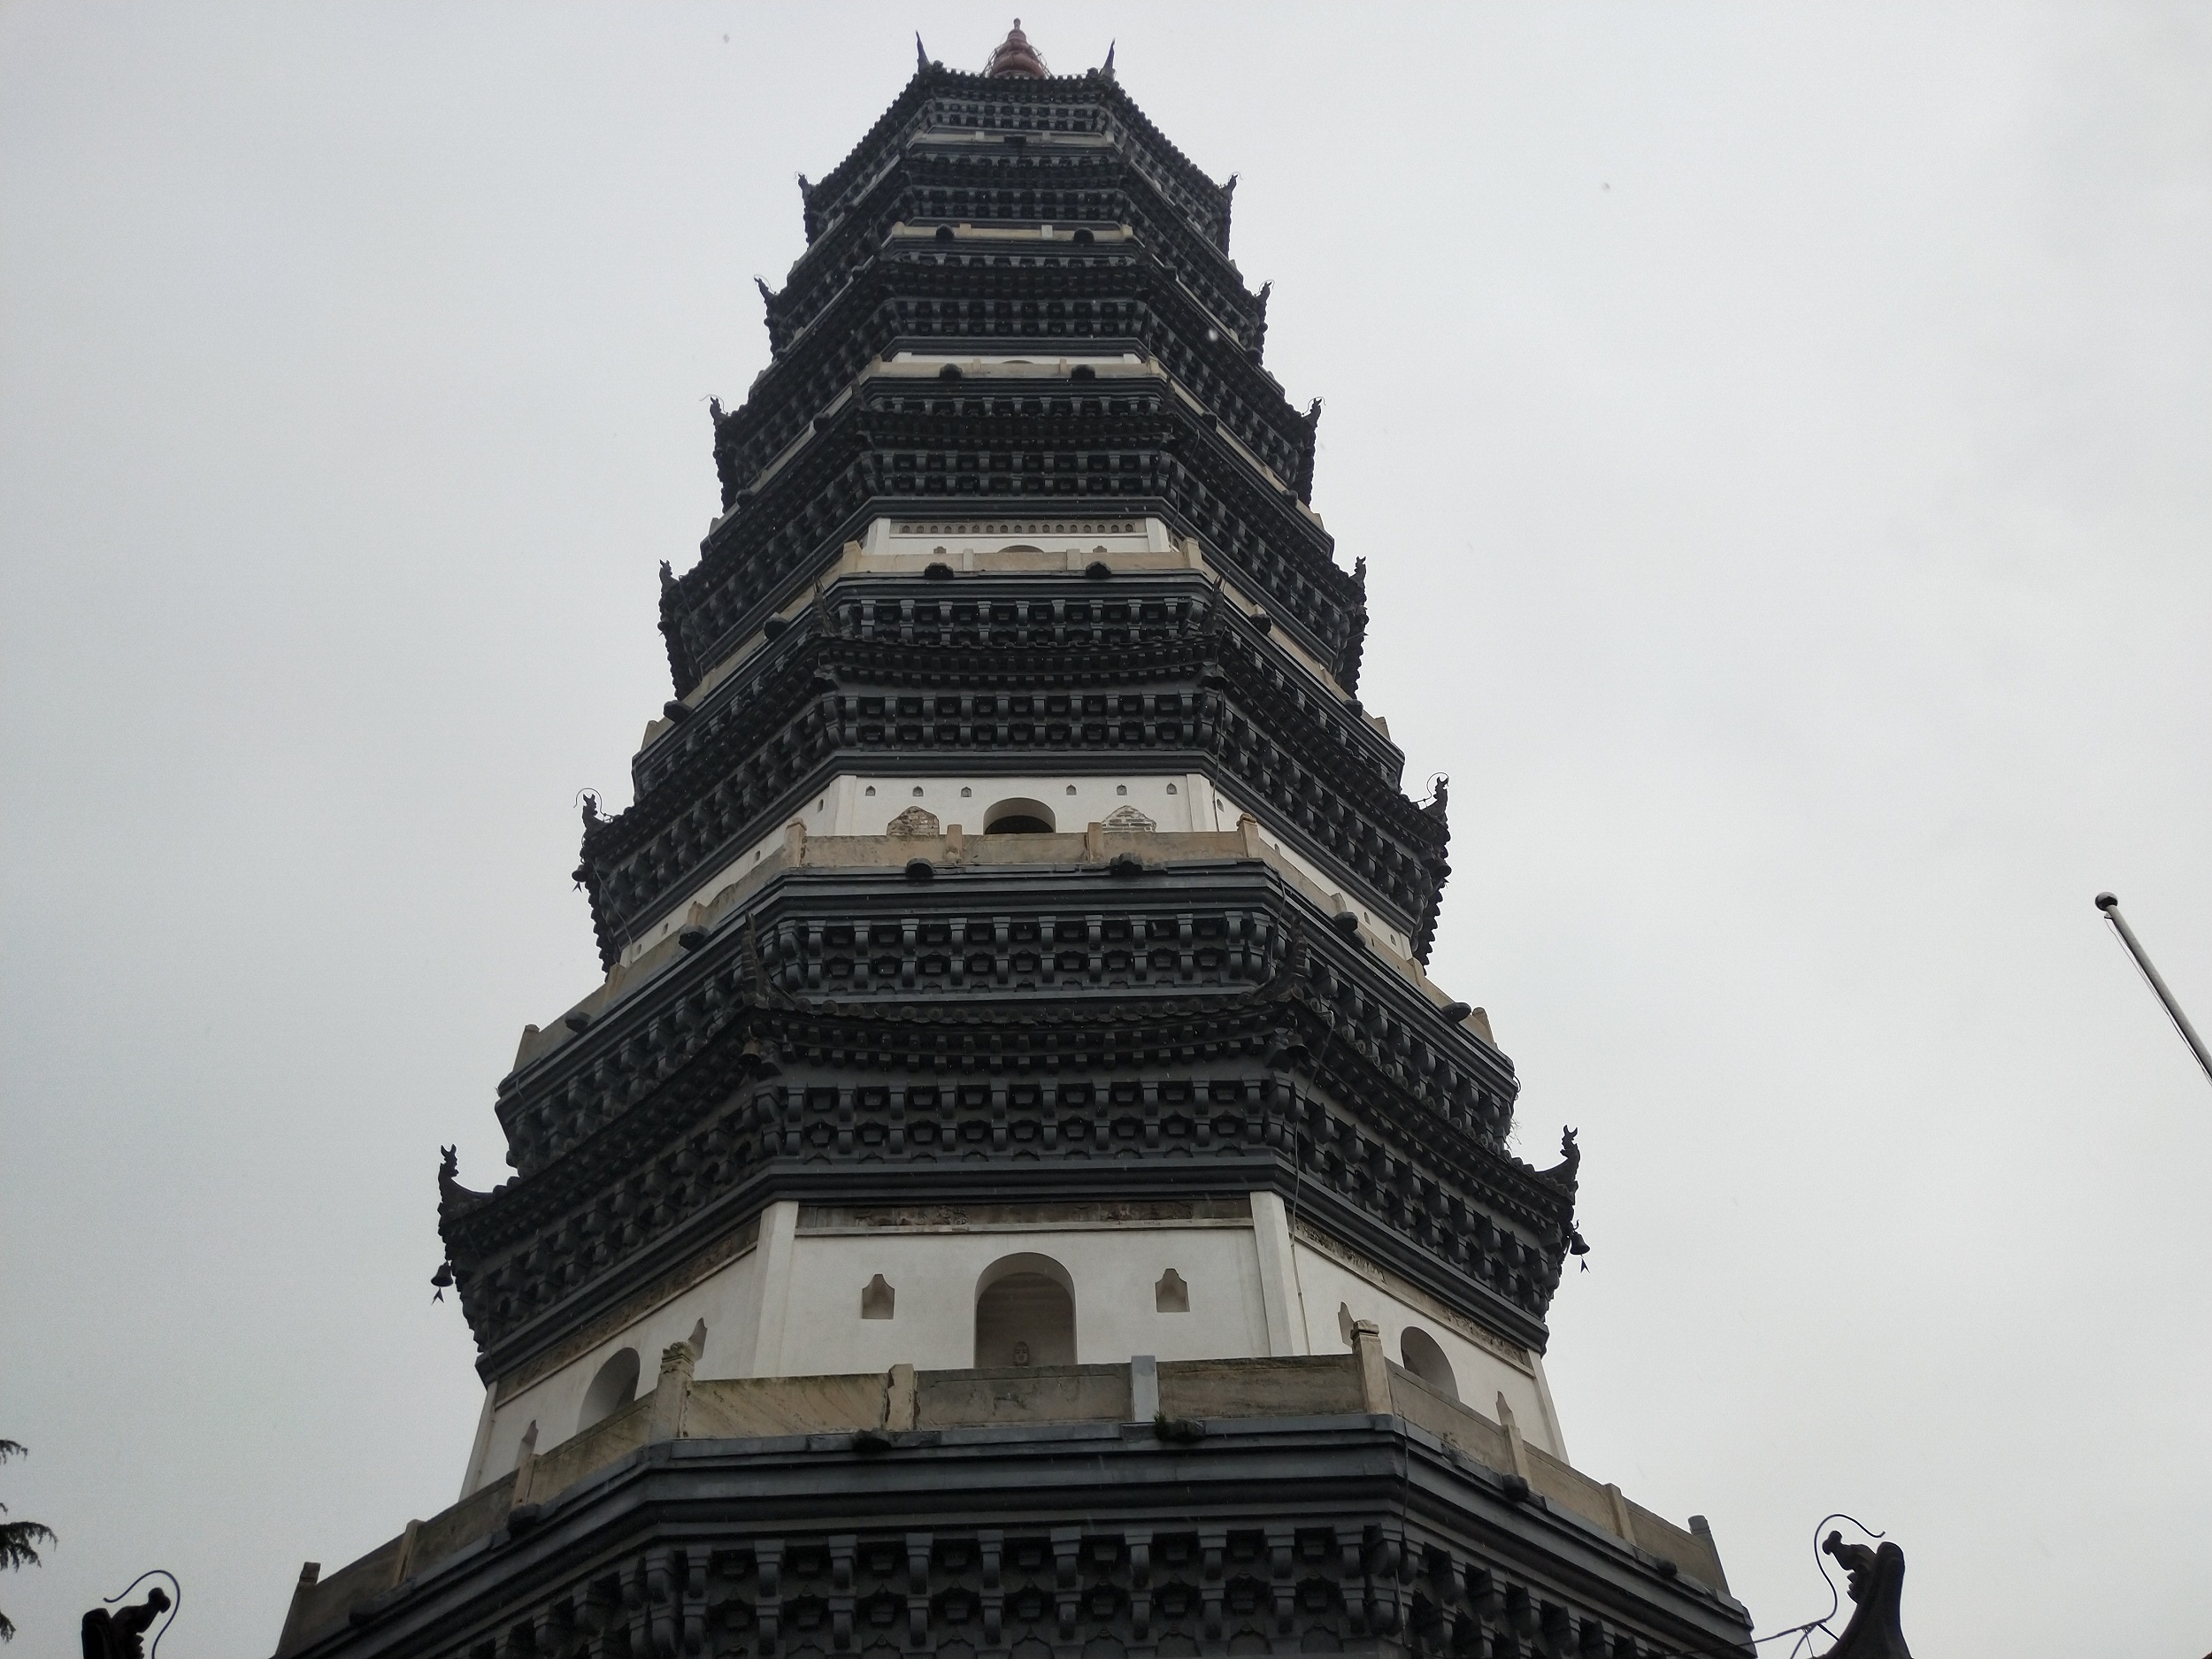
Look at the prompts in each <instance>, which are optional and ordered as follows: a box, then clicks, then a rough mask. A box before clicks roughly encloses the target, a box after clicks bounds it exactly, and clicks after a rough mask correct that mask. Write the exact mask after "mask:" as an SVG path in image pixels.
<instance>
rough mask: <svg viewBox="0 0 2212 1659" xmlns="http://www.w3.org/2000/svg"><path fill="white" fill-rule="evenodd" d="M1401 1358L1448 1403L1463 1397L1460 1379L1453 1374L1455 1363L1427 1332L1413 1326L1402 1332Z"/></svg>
mask: <svg viewBox="0 0 2212 1659" xmlns="http://www.w3.org/2000/svg"><path fill="white" fill-rule="evenodd" d="M1398 1356H1399V1358H1400V1359H1401V1360H1402V1362H1403V1363H1404V1365H1405V1368H1406V1369H1407V1370H1408V1371H1411V1372H1412V1373H1413V1374H1414V1375H1415V1376H1416V1377H1418V1378H1419V1379H1421V1380H1422V1381H1423V1382H1425V1383H1426V1384H1428V1386H1430V1387H1432V1388H1433V1389H1435V1390H1436V1392H1437V1393H1439V1394H1442V1395H1443V1396H1444V1397H1445V1398H1446V1399H1447V1400H1456V1399H1458V1398H1459V1379H1458V1378H1456V1377H1455V1376H1453V1375H1452V1363H1451V1361H1449V1360H1448V1359H1446V1358H1445V1357H1444V1350H1443V1349H1442V1348H1439V1347H1438V1346H1437V1342H1436V1339H1435V1338H1434V1337H1432V1336H1431V1335H1430V1334H1429V1333H1427V1332H1426V1331H1424V1330H1422V1329H1421V1328H1420V1327H1419V1326H1418V1325H1408V1326H1406V1328H1405V1329H1404V1330H1403V1331H1402V1332H1400V1333H1398Z"/></svg>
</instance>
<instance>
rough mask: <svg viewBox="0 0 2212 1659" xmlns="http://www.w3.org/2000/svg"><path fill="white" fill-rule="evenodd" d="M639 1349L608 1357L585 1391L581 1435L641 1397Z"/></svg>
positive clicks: (578, 1428) (578, 1427)
mask: <svg viewBox="0 0 2212 1659" xmlns="http://www.w3.org/2000/svg"><path fill="white" fill-rule="evenodd" d="M637 1375H638V1357H637V1349H635V1348H621V1349H619V1350H618V1351H617V1352H615V1353H613V1354H611V1355H610V1356H608V1357H607V1363H605V1364H603V1365H602V1366H601V1367H600V1368H599V1371H598V1373H597V1375H595V1376H594V1377H593V1378H592V1379H591V1386H590V1387H588V1388H587V1389H585V1390H584V1409H583V1410H582V1411H581V1412H580V1413H579V1414H578V1415H577V1418H576V1432H578V1433H579V1434H581V1433H582V1432H584V1431H585V1430H586V1429H588V1428H589V1427H590V1426H591V1425H593V1424H595V1423H603V1422H605V1421H606V1420H607V1419H608V1418H609V1417H612V1416H613V1415H614V1414H615V1413H616V1412H618V1411H619V1410H621V1409H622V1408H623V1407H624V1406H626V1405H628V1404H629V1403H630V1402H631V1401H633V1400H634V1399H636V1398H637Z"/></svg>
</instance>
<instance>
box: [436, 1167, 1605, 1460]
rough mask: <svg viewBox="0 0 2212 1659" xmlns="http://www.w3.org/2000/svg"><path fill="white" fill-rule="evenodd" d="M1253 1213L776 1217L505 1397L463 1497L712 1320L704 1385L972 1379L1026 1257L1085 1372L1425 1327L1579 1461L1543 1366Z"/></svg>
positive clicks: (1492, 1396)
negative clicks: (1065, 1319) (1178, 1284)
mask: <svg viewBox="0 0 2212 1659" xmlns="http://www.w3.org/2000/svg"><path fill="white" fill-rule="evenodd" d="M1250 1203H1251V1218H1250V1219H1249V1220H1245V1219H1242V1218H1237V1219H1223V1220H1214V1221H1205V1220H1185V1221H1176V1222H1125V1223H1118V1224H1117V1223H1101V1222H1097V1221H1089V1220H1086V1221H1046V1222H1037V1223H1030V1224H1021V1223H1011V1224H1002V1225H978V1226H972V1227H971V1226H961V1225H943V1226H927V1225H902V1226H872V1225H859V1224H852V1225H810V1226H808V1227H806V1228H802V1227H801V1226H800V1225H799V1216H800V1207H799V1206H798V1205H797V1204H796V1203H794V1202H789V1201H782V1202H776V1203H772V1204H771V1205H769V1206H768V1208H767V1210H765V1211H764V1213H763V1214H762V1217H761V1218H760V1224H759V1233H758V1242H757V1244H756V1245H754V1246H753V1247H752V1248H749V1249H747V1250H746V1251H745V1253H744V1254H742V1255H741V1256H737V1257H736V1258H735V1259H733V1260H732V1261H730V1262H728V1263H725V1264H723V1265H722V1266H720V1267H718V1268H717V1269H716V1270H715V1271H713V1272H711V1273H710V1274H708V1275H707V1276H706V1277H704V1278H703V1279H700V1280H699V1281H698V1282H697V1283H696V1284H694V1285H692V1286H688V1287H687V1288H686V1289H684V1290H682V1291H680V1292H679V1293H678V1294H674V1295H672V1296H671V1297H670V1298H668V1299H667V1300H666V1301H665V1302H660V1303H659V1304H657V1305H656V1306H655V1307H653V1308H651V1309H650V1310H648V1311H646V1312H645V1313H643V1314H641V1316H640V1317H638V1318H637V1319H636V1320H635V1321H634V1322H633V1323H632V1324H631V1325H628V1326H626V1327H625V1328H623V1329H621V1330H619V1331H616V1332H611V1333H609V1334H607V1335H606V1336H605V1337H604V1338H603V1340H599V1341H597V1342H595V1343H594V1344H593V1345H592V1346H591V1347H590V1348H587V1349H584V1350H581V1351H580V1352H579V1353H578V1354H577V1355H576V1356H574V1357H572V1358H571V1359H569V1360H567V1361H565V1363H562V1364H561V1365H560V1366H559V1367H558V1368H557V1369H556V1370H553V1371H549V1373H548V1374H546V1375H545V1376H543V1377H541V1378H539V1379H534V1380H533V1381H532V1382H530V1383H529V1384H528V1385H527V1386H524V1387H521V1388H518V1389H513V1390H511V1392H505V1393H503V1392H501V1390H500V1389H497V1388H495V1390H494V1391H493V1393H492V1394H491V1395H490V1396H489V1397H488V1402H489V1408H490V1409H489V1413H488V1421H487V1422H486V1423H485V1424H484V1425H482V1427H481V1429H480V1432H479V1435H478V1445H477V1449H476V1452H475V1455H473V1456H472V1459H471V1463H470V1468H469V1471H468V1478H467V1480H466V1482H465V1485H464V1486H463V1487H462V1492H463V1494H464V1495H466V1494H468V1493H470V1492H472V1491H475V1490H476V1489H477V1488H478V1487H480V1486H484V1485H485V1484H487V1483H488V1482H489V1481H492V1480H495V1479H498V1478H499V1477H500V1476H501V1475H503V1474H505V1473H506V1472H507V1471H509V1470H510V1469H511V1468H513V1467H514V1465H515V1459H516V1456H517V1455H518V1451H519V1448H520V1447H521V1443H522V1437H523V1434H524V1433H525V1432H526V1430H527V1429H528V1427H529V1425H530V1424H531V1423H533V1422H535V1423H536V1424H537V1425H538V1449H539V1450H540V1451H541V1452H543V1451H547V1450H549V1449H550V1448H552V1447H554V1446H557V1445H558V1444H559V1443H560V1442H561V1441H563V1440H566V1439H568V1438H569V1437H570V1436H571V1435H572V1434H574V1433H575V1432H576V1431H577V1428H578V1418H579V1417H580V1414H581V1412H582V1409H583V1402H584V1394H585V1391H586V1390H587V1389H588V1388H589V1386H591V1380H592V1379H593V1378H594V1377H595V1376H596V1375H597V1374H598V1371H599V1368H600V1366H601V1365H603V1364H604V1363H606V1361H607V1360H608V1359H609V1358H611V1356H613V1355H614V1354H615V1353H617V1352H618V1350H620V1349H622V1348H635V1349H636V1350H637V1353H638V1387H639V1390H640V1392H641V1393H642V1392H644V1391H646V1390H648V1389H650V1388H651V1387H652V1386H653V1379H654V1378H655V1376H656V1375H657V1371H658V1367H659V1363H660V1355H661V1351H662V1349H664V1348H666V1347H667V1346H668V1344H670V1343H671V1342H678V1341H682V1340H685V1339H687V1337H689V1336H690V1335H691V1333H692V1331H693V1329H694V1327H695V1325H696V1324H697V1323H698V1322H699V1321H701V1320H704V1321H705V1323H706V1326H707V1340H706V1350H705V1352H704V1353H703V1355H702V1356H701V1357H700V1359H699V1362H698V1364H697V1367H696V1370H695V1375H697V1376H699V1377H702V1378H716V1377H779V1376H780V1377H805V1376H838V1375H853V1374H858V1373H864V1372H880V1371H887V1370H889V1369H890V1368H891V1367H892V1366H893V1365H896V1364H902V1363H903V1364H910V1365H912V1366H914V1367H915V1368H916V1369H917V1370H921V1371H963V1370H966V1369H967V1368H968V1367H970V1366H972V1365H973V1364H974V1363H975V1300H976V1286H977V1283H978V1281H979V1279H981V1278H982V1276H983V1273H984V1271H986V1270H987V1268H989V1267H990V1266H991V1265H992V1264H993V1263H996V1262H997V1261H999V1260H1000V1259H1001V1258H1002V1257H1004V1256H1015V1255H1036V1256H1047V1257H1049V1258H1050V1259H1051V1260H1052V1261H1054V1262H1056V1263H1058V1264H1059V1265H1060V1267H1061V1268H1063V1269H1064V1271H1066V1273H1067V1275H1068V1278H1069V1279H1070V1281H1071V1283H1072V1285H1073V1286H1074V1292H1075V1329H1076V1358H1077V1361H1078V1363H1082V1364H1087V1365H1091V1364H1111V1365H1118V1364H1124V1363H1127V1362H1128V1360H1129V1359H1130V1357H1131V1356H1133V1355H1138V1354H1150V1355H1154V1356H1156V1357H1158V1358H1160V1359H1164V1360H1183V1359H1244V1358H1252V1357H1258V1356H1266V1355H1289V1354H1308V1353H1310V1354H1333V1353H1339V1352H1341V1351H1343V1348H1344V1346H1345V1344H1344V1341H1343V1339H1342V1336H1341V1333H1340V1329H1339V1323H1338V1320H1339V1315H1338V1310H1339V1308H1340V1307H1342V1308H1343V1309H1344V1310H1346V1312H1347V1313H1348V1316H1349V1317H1351V1318H1354V1319H1371V1320H1373V1321H1374V1322H1375V1323H1376V1325H1379V1327H1380V1328H1381V1331H1382V1334H1383V1342H1384V1346H1385V1348H1386V1351H1387V1352H1388V1354H1389V1356H1390V1357H1391V1358H1392V1359H1394V1360H1399V1359H1401V1358H1402V1348H1401V1344H1402V1340H1403V1338H1404V1333H1405V1332H1406V1330H1407V1328H1408V1327H1409V1326H1415V1327H1418V1328H1419V1329H1421V1330H1423V1331H1425V1332H1427V1333H1429V1334H1430V1335H1431V1336H1432V1337H1433V1338H1434V1339H1435V1340H1436V1342H1437V1345H1438V1346H1439V1347H1440V1348H1441V1349H1442V1350H1443V1352H1444V1354H1445V1356H1446V1357H1447V1358H1448V1360H1449V1361H1450V1362H1451V1366H1452V1371H1453V1374H1454V1377H1455V1380H1456V1382H1457V1384H1458V1387H1459V1396H1460V1398H1461V1399H1462V1400H1463V1401H1464V1402H1466V1403H1467V1404H1468V1405H1470V1406H1471V1407H1473V1408H1474V1409H1477V1410H1479V1411H1481V1412H1483V1413H1484V1414H1485V1415H1489V1414H1490V1413H1492V1412H1493V1411H1494V1409H1495V1401H1496V1396H1497V1395H1498V1394H1504V1395H1505V1397H1506V1402H1507V1403H1508V1404H1509V1406H1510V1407H1511V1408H1512V1409H1513V1413H1514V1416H1515V1417H1516V1419H1517V1422H1518V1424H1519V1426H1520V1430H1521V1432H1522V1434H1523V1435H1524V1436H1525V1438H1526V1439H1527V1440H1528V1441H1529V1442H1530V1444H1532V1445H1534V1446H1536V1447H1539V1448H1541V1449H1543V1450H1545V1451H1548V1452H1550V1453H1551V1454H1553V1455H1555V1456H1557V1457H1561V1458H1564V1457H1565V1456H1566V1448H1565V1445H1564V1442H1563V1440H1562V1439H1561V1436H1560V1432H1559V1423H1558V1417H1557V1415H1556V1413H1555V1411H1554V1409H1553V1407H1552V1402H1551V1391H1550V1388H1549V1387H1548V1386H1547V1384H1546V1383H1545V1381H1544V1372H1543V1363H1542V1361H1541V1360H1540V1358H1539V1357H1538V1356H1536V1355H1534V1354H1532V1353H1526V1352H1525V1351H1524V1350H1521V1349H1519V1348H1516V1347H1515V1346H1514V1345H1513V1344H1511V1343H1509V1342H1505V1341H1504V1340H1502V1339H1500V1338H1496V1337H1487V1338H1486V1339H1484V1338H1479V1337H1474V1336H1470V1335H1469V1334H1467V1333H1468V1332H1470V1331H1471V1330H1473V1329H1474V1328H1475V1327H1473V1326H1472V1325H1471V1322H1470V1321H1468V1320H1466V1319H1465V1318H1464V1317H1463V1316H1460V1315H1456V1314H1452V1313H1449V1312H1448V1311H1446V1310H1443V1309H1442V1308H1441V1307H1440V1306H1439V1305H1437V1304H1435V1303H1432V1302H1428V1301H1427V1299H1426V1298H1425V1295H1424V1294H1423V1293H1421V1292H1418V1291H1417V1290H1413V1289H1411V1288H1410V1287H1409V1286H1404V1285H1402V1284H1400V1283H1398V1282H1396V1281H1395V1280H1394V1278H1393V1276H1392V1275H1390V1274H1388V1273H1386V1272H1384V1271H1381V1270H1368V1271H1363V1270H1361V1269H1358V1268H1356V1267H1354V1266H1352V1265H1348V1263H1345V1262H1342V1261H1339V1260H1338V1259H1336V1257H1335V1256H1332V1255H1330V1254H1326V1253H1325V1252H1324V1251H1322V1250H1320V1249H1317V1248H1314V1247H1313V1246H1312V1245H1311V1244H1310V1243H1309V1242H1307V1241H1306V1239H1307V1236H1308V1234H1307V1230H1306V1229H1305V1228H1304V1227H1303V1225H1302V1226H1301V1236H1300V1237H1299V1238H1298V1239H1296V1240H1294V1239H1293V1238H1292V1236H1291V1233H1290V1230H1289V1226H1288V1224H1287V1218H1286V1212H1285V1210H1284V1206H1283V1202H1282V1200H1281V1199H1280V1198H1279V1197H1278V1196H1277V1195H1276V1194H1272V1193H1265V1192H1262V1193H1255V1194H1251V1199H1250ZM1332 1248H1334V1247H1332ZM1169 1268H1173V1269H1174V1270H1175V1271H1176V1272H1177V1274H1178V1275H1179V1277H1180V1278H1181V1279H1182V1280H1183V1281H1184V1283H1185V1285H1186V1286H1187V1287H1188V1292H1189V1302H1190V1308H1189V1311H1188V1312H1187V1313H1163V1312H1161V1311H1160V1310H1159V1309H1158V1305H1157V1298H1156V1286H1158V1284H1159V1282H1160V1279H1161V1277H1162V1275H1163V1274H1164V1272H1165V1271H1167V1270H1168V1269H1169ZM879 1273H880V1274H881V1275H882V1276H883V1278H884V1279H885V1281H886V1282H887V1284H888V1285H890V1286H891V1287H892V1289H893V1290H894V1292H895V1298H894V1302H893V1315H892V1317H890V1318H888V1319H868V1318H864V1317H861V1291H862V1290H863V1288H864V1287H865V1286H867V1285H868V1283H869V1282H870V1280H871V1279H873V1278H874V1277H875V1276H876V1275H877V1274H879ZM1509 1355H1517V1356H1520V1357H1519V1358H1518V1359H1517V1360H1515V1359H1511V1358H1509V1357H1507V1356H1509Z"/></svg>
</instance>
